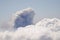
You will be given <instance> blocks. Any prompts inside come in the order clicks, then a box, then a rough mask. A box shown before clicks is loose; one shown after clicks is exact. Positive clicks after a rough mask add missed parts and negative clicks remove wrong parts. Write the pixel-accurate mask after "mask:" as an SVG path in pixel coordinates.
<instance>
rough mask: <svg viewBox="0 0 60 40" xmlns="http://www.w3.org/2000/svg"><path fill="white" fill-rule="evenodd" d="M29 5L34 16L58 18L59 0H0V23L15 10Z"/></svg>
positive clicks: (59, 14)
mask: <svg viewBox="0 0 60 40" xmlns="http://www.w3.org/2000/svg"><path fill="white" fill-rule="evenodd" d="M28 7H31V8H33V9H34V11H35V13H36V18H37V19H38V18H39V17H40V18H46V17H49V18H53V17H56V18H60V0H0V24H1V23H2V22H4V21H7V20H8V19H9V17H11V15H12V14H14V13H15V12H16V11H18V10H21V9H24V8H28Z"/></svg>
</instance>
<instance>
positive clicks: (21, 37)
mask: <svg viewBox="0 0 60 40" xmlns="http://www.w3.org/2000/svg"><path fill="white" fill-rule="evenodd" d="M25 12H27V14H28V15H29V16H33V15H34V12H33V11H32V10H31V9H29V10H27V9H24V10H23V11H21V13H20V11H18V12H17V13H16V15H17V17H16V15H15V16H14V17H15V18H14V19H13V21H15V20H16V18H18V17H19V19H20V21H23V20H22V19H21V15H27V14H25ZM31 13H33V14H31ZM30 14H31V15H30ZM29 16H28V18H29V19H30V18H33V17H29ZM23 19H24V18H23ZM13 21H11V22H12V23H11V24H14V22H13ZM28 21H31V20H28ZM31 22H32V21H31ZM9 23H10V22H9ZM19 23H20V22H19ZM29 23H30V22H29ZM9 26H10V25H9ZM4 28H6V27H4ZM8 28H9V27H8ZM8 28H7V29H8ZM12 29H13V27H12ZM1 30H3V29H1ZM0 40H60V19H57V18H53V19H49V18H44V19H42V20H41V21H39V22H38V23H36V24H35V25H33V24H31V25H27V26H25V27H19V28H17V29H16V30H14V31H8V30H5V31H0Z"/></svg>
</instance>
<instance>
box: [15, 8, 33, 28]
mask: <svg viewBox="0 0 60 40" xmlns="http://www.w3.org/2000/svg"><path fill="white" fill-rule="evenodd" d="M33 17H34V11H33V10H32V9H31V8H27V9H24V10H22V11H18V12H17V13H16V18H15V21H14V27H15V28H18V27H25V26H27V25H31V24H33Z"/></svg>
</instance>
